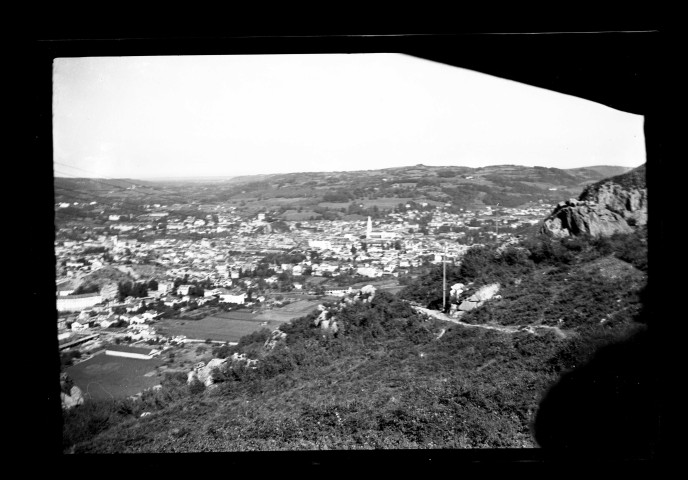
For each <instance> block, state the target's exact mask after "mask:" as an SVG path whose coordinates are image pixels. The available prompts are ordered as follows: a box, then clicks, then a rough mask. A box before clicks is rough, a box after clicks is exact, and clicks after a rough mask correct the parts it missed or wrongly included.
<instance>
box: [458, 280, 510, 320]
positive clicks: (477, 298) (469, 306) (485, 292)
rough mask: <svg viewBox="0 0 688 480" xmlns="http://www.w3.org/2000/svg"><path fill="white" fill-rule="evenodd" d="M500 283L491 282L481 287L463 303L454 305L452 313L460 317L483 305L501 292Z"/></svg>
mask: <svg viewBox="0 0 688 480" xmlns="http://www.w3.org/2000/svg"><path fill="white" fill-rule="evenodd" d="M499 289H500V285H499V284H498V283H491V284H489V285H485V286H482V287H480V288H479V289H478V290H477V291H476V292H475V293H474V294H473V295H471V296H470V297H468V298H467V299H465V300H463V301H462V302H461V303H459V304H458V305H457V304H454V305H452V309H451V315H452V316H455V317H458V316H461V315H463V314H464V313H466V312H470V311H471V310H475V309H476V308H478V307H480V306H481V305H483V304H484V303H485V302H487V301H488V300H491V299H492V298H494V297H495V296H496V295H497V292H499Z"/></svg>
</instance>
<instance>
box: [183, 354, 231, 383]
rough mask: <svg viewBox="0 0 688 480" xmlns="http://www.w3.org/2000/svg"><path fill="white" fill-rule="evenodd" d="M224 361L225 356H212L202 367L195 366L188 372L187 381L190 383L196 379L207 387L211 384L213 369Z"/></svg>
mask: <svg viewBox="0 0 688 480" xmlns="http://www.w3.org/2000/svg"><path fill="white" fill-rule="evenodd" d="M226 361H227V359H226V358H213V359H212V360H210V361H209V362H208V364H207V365H205V366H203V367H201V366H200V365H199V366H198V367H197V368H195V369H194V370H192V371H191V372H189V374H188V375H187V377H186V381H187V383H191V382H193V381H194V380H198V381H199V382H201V383H203V385H205V386H206V387H209V386H210V385H212V384H213V375H212V373H213V370H214V369H215V368H218V367H219V366H221V365H223V364H224V363H225V362H226ZM201 363H202V362H201Z"/></svg>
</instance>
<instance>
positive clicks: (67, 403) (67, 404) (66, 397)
mask: <svg viewBox="0 0 688 480" xmlns="http://www.w3.org/2000/svg"><path fill="white" fill-rule="evenodd" d="M60 398H61V400H62V408H64V409H65V410H69V409H70V408H73V407H76V406H77V405H81V404H82V403H84V394H83V392H82V391H81V389H80V388H79V387H77V386H76V385H74V386H73V387H72V388H71V389H70V390H69V393H68V394H67V393H64V392H62V393H60Z"/></svg>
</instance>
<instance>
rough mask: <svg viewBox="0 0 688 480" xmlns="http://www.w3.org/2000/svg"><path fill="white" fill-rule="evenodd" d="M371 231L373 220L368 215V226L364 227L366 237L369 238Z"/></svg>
mask: <svg viewBox="0 0 688 480" xmlns="http://www.w3.org/2000/svg"><path fill="white" fill-rule="evenodd" d="M372 233H373V221H372V220H371V219H370V217H368V226H367V227H366V239H370V236H371V234H372Z"/></svg>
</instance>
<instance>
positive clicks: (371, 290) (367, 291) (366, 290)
mask: <svg viewBox="0 0 688 480" xmlns="http://www.w3.org/2000/svg"><path fill="white" fill-rule="evenodd" d="M363 296H367V298H364V299H362V301H364V302H365V301H367V302H372V301H373V298H375V287H374V286H372V285H366V286H365V287H363V288H361V291H360V293H359V297H363Z"/></svg>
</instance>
